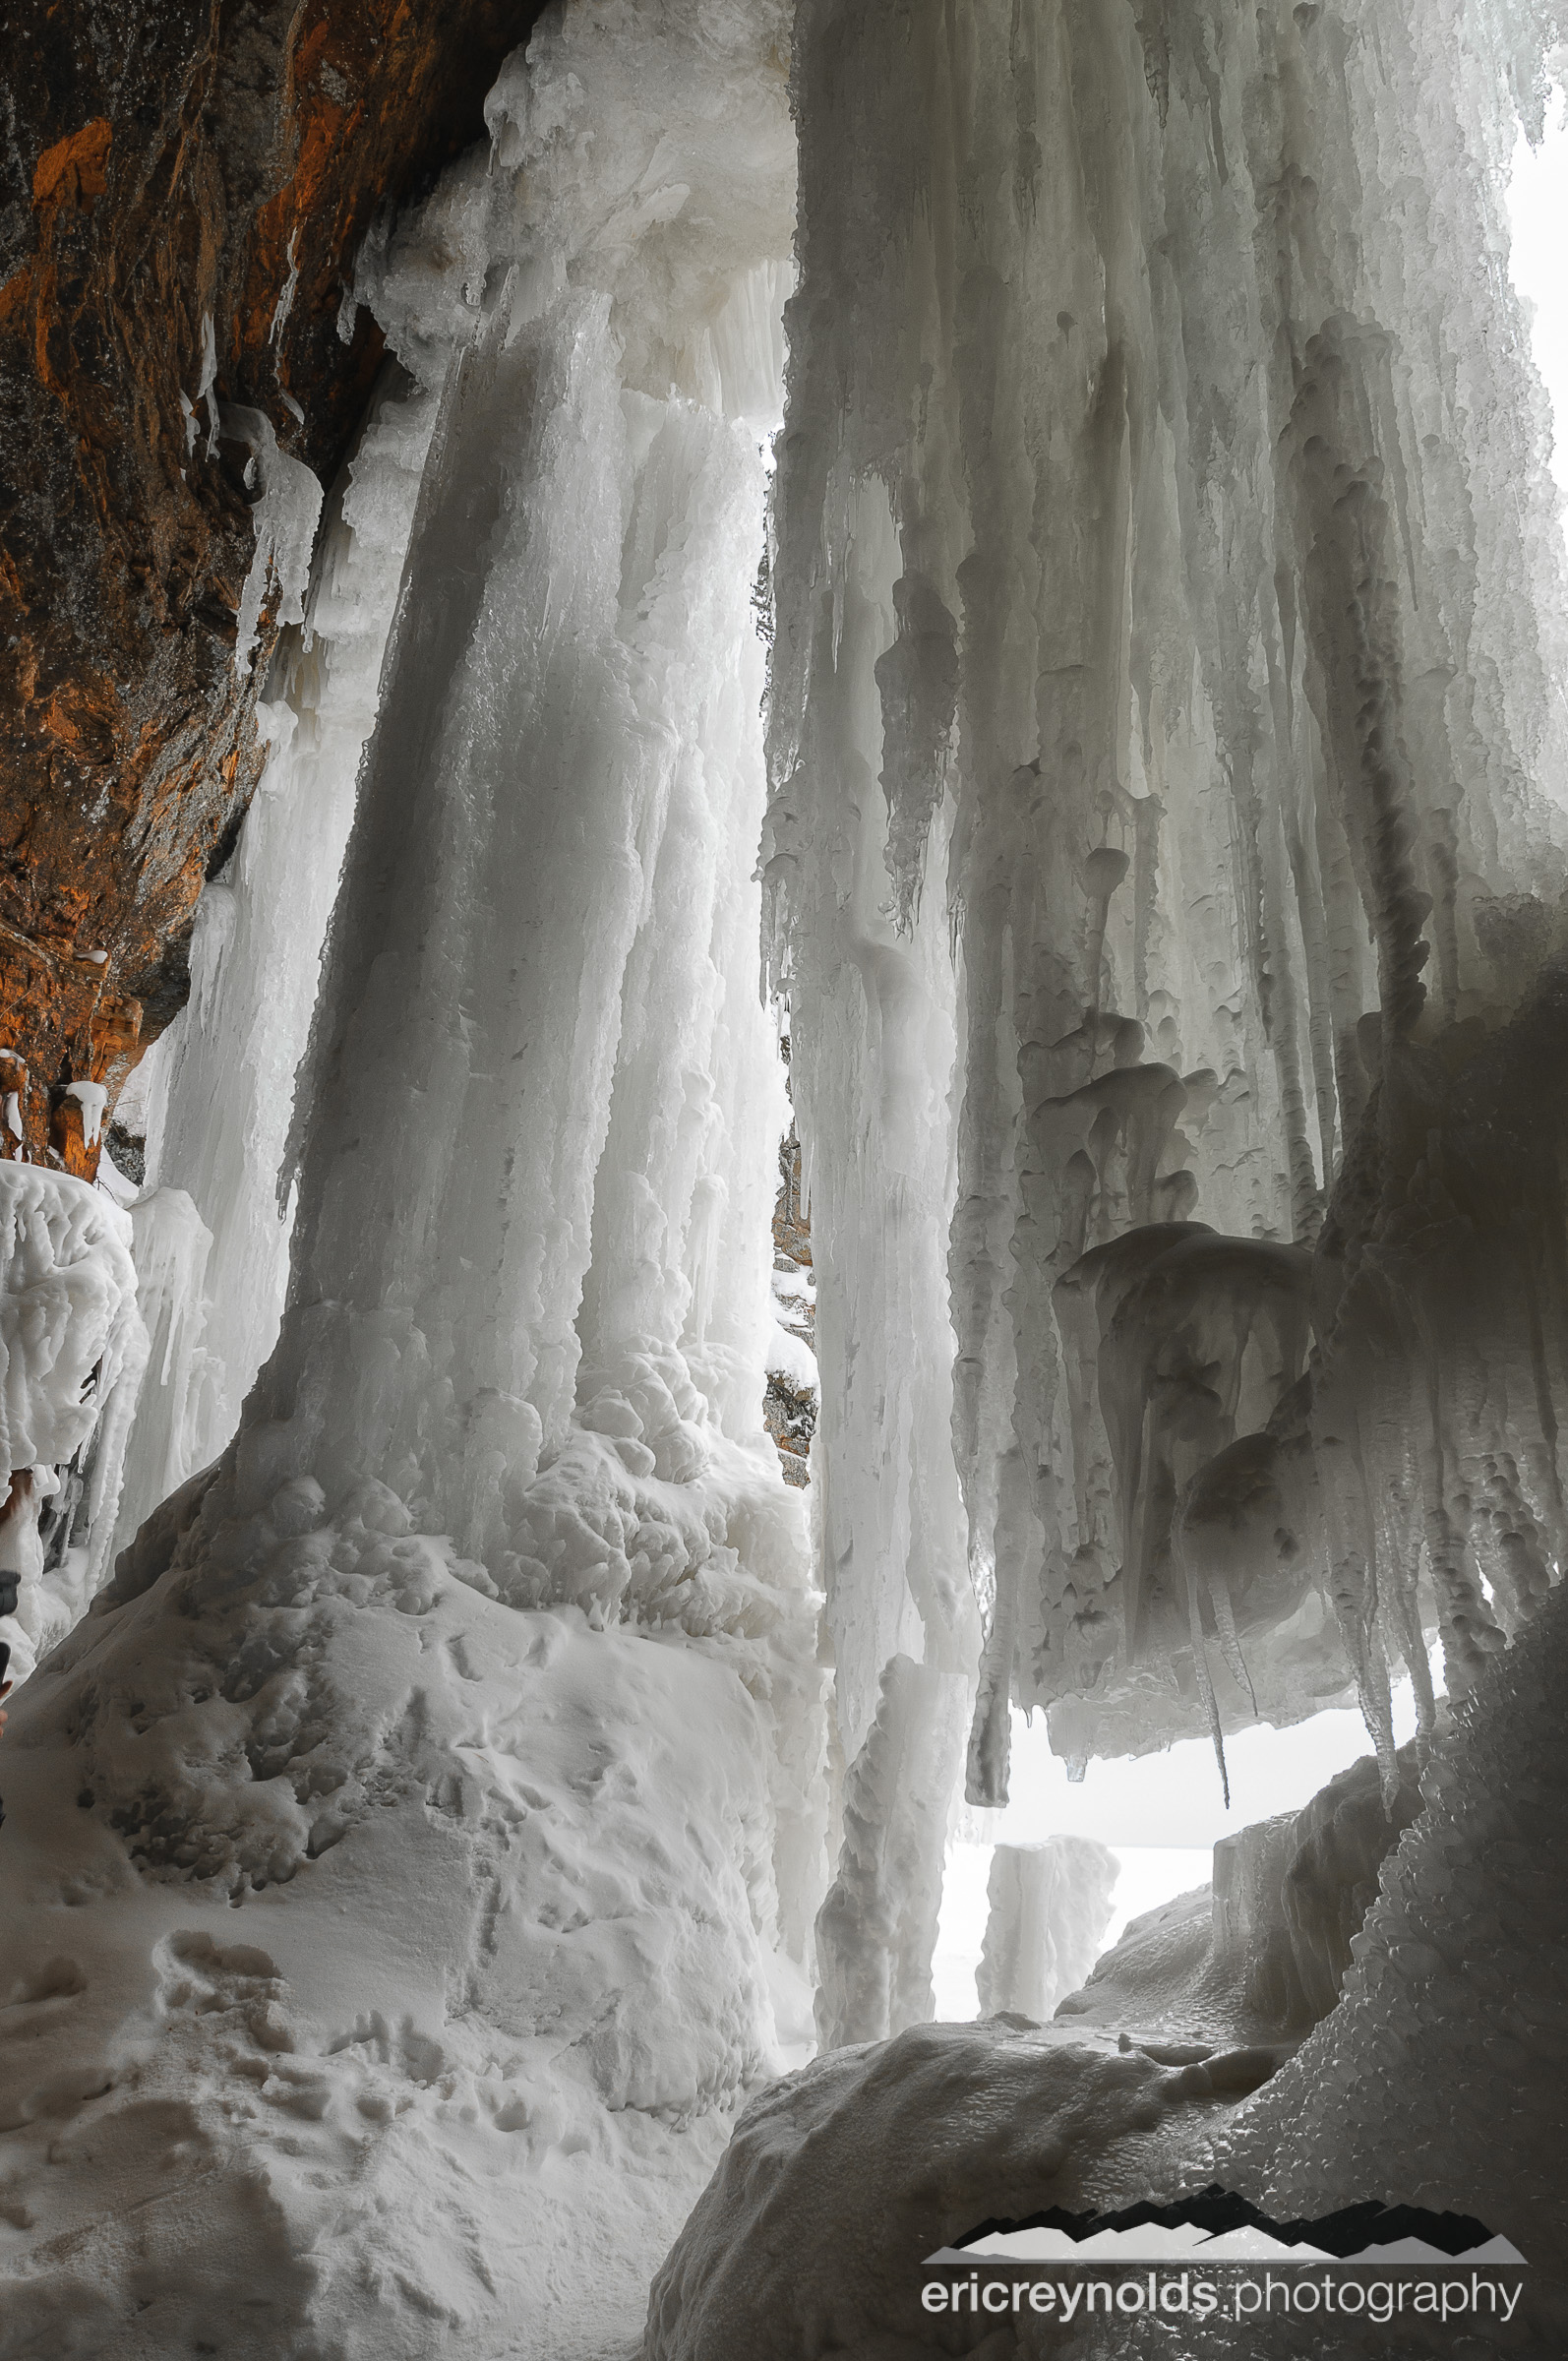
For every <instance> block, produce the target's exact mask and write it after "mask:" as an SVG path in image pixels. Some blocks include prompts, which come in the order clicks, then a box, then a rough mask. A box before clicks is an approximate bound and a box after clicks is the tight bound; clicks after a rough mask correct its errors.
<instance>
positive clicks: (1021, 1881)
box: [976, 1837, 1119, 2025]
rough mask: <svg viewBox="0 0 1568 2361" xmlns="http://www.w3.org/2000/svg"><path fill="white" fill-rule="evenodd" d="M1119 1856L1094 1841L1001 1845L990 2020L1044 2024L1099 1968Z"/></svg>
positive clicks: (991, 1918)
mask: <svg viewBox="0 0 1568 2361" xmlns="http://www.w3.org/2000/svg"><path fill="white" fill-rule="evenodd" d="M1118 1874H1119V1872H1118V1869H1117V1865H1116V1854H1115V1853H1114V1852H1112V1851H1110V1850H1109V1849H1108V1848H1107V1846H1104V1845H1098V1844H1096V1843H1095V1841H1094V1839H1093V1838H1092V1837H1048V1838H1047V1839H1046V1841H1045V1843H1044V1844H1043V1845H998V1846H996V1847H995V1850H994V1851H993V1853H992V1856H991V1878H990V1883H989V1886H988V1889H987V1897H986V1898H987V1902H988V1905H989V1911H988V1915H987V1919H986V1942H985V1949H984V1951H983V1952H982V1954H981V1959H980V1968H979V1971H978V1974H977V1976H976V1985H977V1989H978V1991H979V1995H980V2014H981V2016H982V2017H995V2016H997V2015H999V2014H1000V2013H1001V2012H1002V2011H1003V2010H1008V2011H1012V2012H1016V2014H1017V2015H1019V2016H1021V2017H1030V2018H1033V2020H1034V2021H1035V2023H1036V2024H1037V2025H1040V2024H1044V2022H1045V2021H1046V2019H1047V2018H1049V2017H1050V2016H1051V2015H1052V2013H1053V2011H1054V2010H1055V2006H1056V2003H1057V2001H1058V2000H1061V1999H1064V1998H1065V1996H1066V1995H1067V1993H1069V1992H1075V1991H1076V1990H1077V1988H1078V1986H1079V1985H1080V1984H1081V1983H1082V1982H1083V1979H1084V1977H1085V1976H1086V1975H1087V1974H1088V1972H1089V1969H1090V1968H1091V1967H1093V1965H1094V1962H1095V1956H1096V1954H1097V1953H1098V1951H1099V1949H1100V1938H1101V1936H1102V1935H1103V1934H1104V1933H1105V1931H1106V1928H1107V1926H1108V1925H1109V1923H1110V1919H1111V1912H1112V1907H1113V1901H1112V1897H1113V1894H1114V1891H1115V1888H1116V1878H1117V1875H1118Z"/></svg>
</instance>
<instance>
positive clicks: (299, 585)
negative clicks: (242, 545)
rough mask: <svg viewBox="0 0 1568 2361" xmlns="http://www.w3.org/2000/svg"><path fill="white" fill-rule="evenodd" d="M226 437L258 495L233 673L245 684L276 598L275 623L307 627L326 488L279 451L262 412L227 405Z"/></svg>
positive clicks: (299, 462)
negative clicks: (245, 454) (242, 453)
mask: <svg viewBox="0 0 1568 2361" xmlns="http://www.w3.org/2000/svg"><path fill="white" fill-rule="evenodd" d="M222 431H223V433H224V434H225V435H227V436H228V437H229V438H230V439H231V440H232V441H234V442H236V443H242V444H243V445H244V446H245V448H246V449H247V450H248V451H249V452H250V454H251V456H250V458H249V459H248V460H247V462H246V467H245V482H246V487H247V489H248V490H252V491H254V492H255V493H256V494H257V500H256V504H255V506H254V508H253V509H252V512H251V514H252V515H253V516H254V518H255V520H256V548H255V552H254V554H253V556H252V558H251V565H250V572H249V573H248V574H247V575H246V576H245V586H244V588H243V589H242V591H241V592H240V604H239V614H238V616H237V617H236V619H235V634H236V636H235V640H234V670H235V673H236V674H237V675H238V677H239V678H240V679H241V680H243V679H244V678H245V676H246V674H247V673H248V672H249V671H250V668H251V656H252V652H253V650H254V648H255V646H256V639H257V634H258V630H259V628H260V624H261V618H262V610H263V608H264V607H266V606H267V605H268V603H269V601H270V600H271V599H272V598H274V597H275V599H276V602H277V603H276V607H275V609H274V611H273V620H274V621H275V622H276V623H279V624H288V623H302V622H303V621H304V619H305V593H306V590H307V589H308V587H309V584H310V563H311V552H312V550H313V549H314V547H315V544H316V526H317V523H318V521H319V519H320V516H321V513H322V488H321V485H320V484H319V483H318V482H317V480H316V478H315V476H314V475H312V473H311V471H310V469H309V468H308V467H307V466H306V465H305V463H304V461H303V460H302V459H295V458H291V457H290V456H289V454H288V453H287V452H285V451H279V449H278V447H277V433H276V430H275V428H274V427H273V425H272V422H271V419H270V418H268V417H265V416H264V415H263V413H262V412H261V411H260V410H253V409H247V408H245V407H244V406H243V405H240V404H229V405H226V406H225V408H224V410H223V426H222Z"/></svg>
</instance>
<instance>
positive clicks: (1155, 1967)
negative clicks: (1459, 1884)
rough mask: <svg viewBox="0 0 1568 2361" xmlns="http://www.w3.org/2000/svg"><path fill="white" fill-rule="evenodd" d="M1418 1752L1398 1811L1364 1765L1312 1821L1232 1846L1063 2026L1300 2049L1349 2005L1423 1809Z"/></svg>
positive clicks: (1132, 1928) (1140, 1927)
mask: <svg viewBox="0 0 1568 2361" xmlns="http://www.w3.org/2000/svg"><path fill="white" fill-rule="evenodd" d="M1398 1759H1399V1767H1400V1786H1399V1790H1398V1794H1397V1796H1396V1798H1395V1802H1394V1807H1393V1809H1392V1810H1390V1809H1389V1808H1388V1806H1387V1804H1386V1802H1385V1800H1384V1793H1383V1782H1382V1776H1381V1766H1380V1764H1379V1763H1378V1760H1377V1758H1376V1756H1375V1755H1365V1756H1363V1757H1362V1758H1361V1760H1360V1761H1359V1762H1357V1763H1354V1764H1352V1766H1351V1767H1350V1769H1349V1770H1347V1771H1342V1772H1341V1773H1340V1774H1339V1775H1338V1777H1337V1778H1335V1779H1332V1780H1331V1781H1330V1782H1329V1784H1328V1786H1326V1787H1324V1788H1322V1789H1321V1790H1320V1791H1319V1792H1318V1793H1317V1794H1316V1795H1314V1796H1313V1798H1312V1800H1311V1802H1310V1803H1308V1804H1307V1805H1306V1806H1305V1807H1304V1809H1303V1810H1301V1811H1299V1812H1283V1813H1281V1814H1280V1815H1279V1816H1278V1817H1277V1818H1275V1819H1272V1820H1261V1821H1257V1822H1254V1824H1253V1825H1252V1826H1251V1827H1249V1828H1243V1829H1238V1830H1237V1831H1236V1834H1235V1836H1230V1837H1224V1838H1222V1839H1221V1840H1220V1842H1219V1843H1218V1844H1217V1845H1216V1846H1215V1847H1214V1873H1213V1879H1212V1882H1211V1884H1209V1885H1207V1886H1202V1887H1199V1888H1198V1889H1196V1890H1195V1891H1194V1892H1193V1893H1191V1894H1184V1895H1181V1896H1179V1897H1177V1899H1176V1901H1175V1902H1170V1903H1165V1904H1162V1905H1161V1906H1160V1907H1158V1908H1156V1909H1154V1910H1150V1911H1148V1912H1146V1913H1145V1915H1144V1916H1143V1917H1141V1918H1135V1919H1133V1920H1132V1922H1131V1923H1130V1924H1129V1925H1128V1926H1127V1928H1126V1930H1125V1932H1124V1933H1123V1934H1122V1936H1121V1938H1120V1941H1119V1942H1118V1943H1116V1946H1115V1947H1114V1948H1113V1949H1112V1950H1110V1951H1108V1952H1105V1953H1103V1954H1102V1955H1101V1956H1100V1958H1099V1959H1098V1960H1097V1961H1096V1962H1095V1963H1094V1967H1093V1972H1092V1973H1091V1974H1089V1975H1088V1976H1087V1978H1086V1980H1085V1981H1084V1982H1083V1985H1082V1988H1081V1990H1074V1991H1072V1992H1070V1993H1068V1994H1067V1995H1066V1997H1065V1998H1061V1999H1060V2004H1059V2008H1058V2010H1057V2015H1058V2017H1059V2018H1060V2019H1061V2020H1062V2021H1063V2022H1065V2021H1067V2020H1070V2021H1071V2022H1072V2023H1073V2024H1075V2025H1085V2026H1087V2025H1095V2026H1101V2027H1104V2028H1110V2029H1115V2028H1139V2029H1141V2030H1142V2031H1143V2032H1145V2033H1159V2034H1168V2035H1183V2034H1186V2035H1196V2036H1197V2037H1199V2038H1201V2039H1205V2040H1212V2041H1223V2040H1232V2041H1277V2040H1285V2041H1287V2042H1288V2043H1294V2042H1295V2041H1296V2040H1299V2039H1300V2038H1301V2036H1302V2035H1303V2034H1305V2033H1306V2032H1308V2031H1309V2030H1310V2029H1311V2028H1312V2027H1313V2026H1314V2025H1316V2024H1318V2023H1320V2022H1321V2020H1322V2019H1323V2018H1325V2017H1326V2016H1327V2015H1328V2013H1329V2011H1330V2010H1331V2009H1332V2008H1333V2007H1334V2005H1335V2003H1336V2002H1337V2000H1338V1999H1339V1996H1340V1990H1341V1987H1342V1985H1343V1983H1344V1981H1345V1977H1346V1975H1347V1973H1348V1972H1349V1969H1350V1967H1351V1964H1352V1959H1353V1957H1354V1952H1355V1945H1356V1940H1357V1936H1358V1935H1359V1933H1360V1930H1361V1925H1362V1922H1363V1920H1364V1919H1365V1917H1366V1913H1367V1911H1368V1909H1369V1908H1370V1907H1371V1905H1372V1903H1373V1902H1374V1901H1375V1899H1376V1896H1377V1891H1378V1881H1379V1878H1380V1875H1381V1872H1382V1868H1383V1864H1384V1862H1385V1861H1386V1860H1387V1859H1388V1857H1389V1855H1390V1854H1391V1853H1392V1852H1393V1851H1394V1849H1395V1847H1396V1846H1398V1844H1399V1841H1400V1838H1401V1837H1402V1835H1403V1834H1404V1832H1405V1830H1406V1829H1407V1828H1409V1827H1410V1826H1411V1824H1412V1822H1413V1821H1414V1820H1415V1819H1416V1818H1417V1814H1418V1813H1419V1811H1420V1809H1421V1796H1420V1786H1419V1768H1420V1767H1419V1764H1418V1762H1417V1747H1416V1746H1415V1745H1409V1746H1405V1747H1402V1748H1401V1750H1400V1754H1399V1758H1398Z"/></svg>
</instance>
